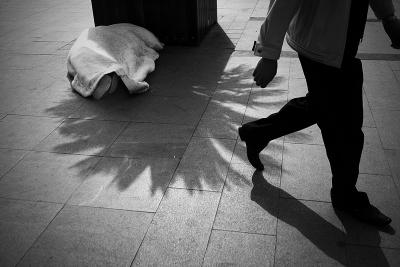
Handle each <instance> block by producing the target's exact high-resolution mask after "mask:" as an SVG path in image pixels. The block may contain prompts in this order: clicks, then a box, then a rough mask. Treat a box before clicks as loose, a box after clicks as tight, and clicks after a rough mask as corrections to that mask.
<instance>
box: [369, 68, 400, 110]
mask: <svg viewBox="0 0 400 267" xmlns="http://www.w3.org/2000/svg"><path fill="white" fill-rule="evenodd" d="M365 75H367V74H365ZM399 87H400V84H399V82H398V81H397V80H396V79H395V78H394V79H393V80H391V81H390V80H384V81H380V80H372V81H368V80H367V81H365V82H364V90H365V94H366V96H367V99H368V102H369V105H370V107H371V109H372V110H374V109H384V110H400V104H399V101H400V90H399Z"/></svg>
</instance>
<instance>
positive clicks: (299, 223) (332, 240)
mask: <svg viewBox="0 0 400 267" xmlns="http://www.w3.org/2000/svg"><path fill="white" fill-rule="evenodd" d="M252 182H253V188H252V190H251V199H252V200H253V201H255V202H256V203H257V204H258V205H260V206H261V207H262V208H263V209H264V210H266V211H267V212H268V213H270V214H271V215H273V216H276V217H277V218H278V219H279V220H280V221H282V222H283V223H286V224H288V225H290V226H293V227H294V228H296V229H297V230H298V231H299V232H300V233H301V234H302V235H303V236H304V237H305V238H307V239H308V240H309V241H311V242H312V243H313V244H314V245H315V246H316V247H317V248H318V249H319V250H321V251H322V252H323V253H324V254H325V255H327V256H328V257H330V258H332V259H334V260H335V261H337V262H339V263H340V264H343V265H345V266H348V265H349V264H348V262H349V258H350V257H351V255H348V249H346V254H347V255H345V254H344V251H343V247H345V248H346V247H347V244H346V235H350V234H351V231H352V229H353V230H354V227H357V225H361V224H362V223H359V222H355V221H354V220H353V219H352V218H349V216H347V215H345V214H342V213H337V215H338V218H339V219H340V221H341V223H342V224H343V226H344V231H343V229H340V228H338V227H336V226H334V225H333V224H332V223H330V222H328V221H327V220H326V219H324V218H323V217H321V216H320V215H319V214H317V213H316V212H315V211H313V210H312V209H310V208H309V207H307V206H306V205H305V204H304V203H302V202H301V201H299V200H297V199H295V198H294V197H293V196H292V195H290V194H288V193H287V192H286V191H284V190H282V189H280V188H279V187H277V186H274V185H272V184H270V183H268V182H267V181H266V179H265V178H264V176H263V173H262V172H258V171H255V172H254V173H253V176H252ZM271 195H279V196H280V201H279V208H278V209H277V208H276V205H277V204H276V203H275V202H274V201H271V200H272V199H271V197H270V196H271ZM283 199H284V200H283ZM283 201H284V202H285V203H283ZM363 226H364V225H363ZM278 229H279V228H278ZM368 229H369V231H368V235H369V236H371V238H373V244H374V247H375V246H376V249H375V253H373V254H371V255H363V256H364V257H373V258H371V262H374V263H375V262H376V263H379V265H378V266H382V267H385V266H389V263H388V260H387V259H386V257H385V255H384V253H383V252H382V249H380V248H379V245H380V236H379V231H384V232H387V233H391V234H394V232H395V231H394V229H393V228H391V227H388V228H384V229H377V228H374V227H369V228H368ZM278 234H280V233H278ZM365 262H368V260H366V261H365Z"/></svg>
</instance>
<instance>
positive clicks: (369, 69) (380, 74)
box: [362, 49, 396, 93]
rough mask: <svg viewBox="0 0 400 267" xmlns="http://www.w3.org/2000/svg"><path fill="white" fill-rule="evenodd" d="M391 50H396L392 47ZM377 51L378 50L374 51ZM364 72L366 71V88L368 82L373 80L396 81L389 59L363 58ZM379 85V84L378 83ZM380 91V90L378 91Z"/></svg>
mask: <svg viewBox="0 0 400 267" xmlns="http://www.w3.org/2000/svg"><path fill="white" fill-rule="evenodd" d="M391 51H395V50H393V49H391ZM374 53H376V52H374ZM362 65H363V72H364V88H365V85H366V84H370V82H371V81H375V82H377V81H379V82H383V84H384V83H387V82H394V81H395V80H396V77H395V75H394V73H393V71H392V69H391V68H390V66H389V64H388V62H387V61H383V60H363V61H362ZM374 84H376V83H374ZM376 85H378V84H376ZM376 93H379V92H376Z"/></svg>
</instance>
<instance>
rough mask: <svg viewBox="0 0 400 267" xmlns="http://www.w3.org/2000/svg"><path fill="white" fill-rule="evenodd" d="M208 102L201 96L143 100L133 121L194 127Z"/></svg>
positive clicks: (207, 98)
mask: <svg viewBox="0 0 400 267" xmlns="http://www.w3.org/2000/svg"><path fill="white" fill-rule="evenodd" d="M208 101H209V97H208V96H203V95H196V96H192V97H187V98H183V97H156V96H154V97H148V98H144V99H143V103H141V109H140V110H139V112H138V113H137V114H136V116H135V117H134V121H137V122H153V123H175V124H184V125H196V124H197V123H198V122H199V120H200V118H201V115H202V114H203V112H204V110H205V109H206V106H207V103H208Z"/></svg>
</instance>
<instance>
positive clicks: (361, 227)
mask: <svg viewBox="0 0 400 267" xmlns="http://www.w3.org/2000/svg"><path fill="white" fill-rule="evenodd" d="M357 188H358V190H360V191H365V192H367V193H368V197H369V199H370V202H371V203H372V204H373V205H374V206H376V207H378V208H379V209H380V210H381V211H382V212H383V213H384V214H386V215H387V216H389V217H391V218H392V220H393V221H392V223H391V224H390V225H391V227H389V228H386V229H376V228H375V227H372V226H369V225H367V224H364V223H360V222H358V221H355V220H354V219H352V218H349V217H348V216H345V215H341V216H342V218H341V220H342V222H343V225H344V227H345V230H346V242H347V243H350V244H358V245H368V246H374V247H386V248H400V235H399V233H397V231H396V229H399V227H400V214H399V212H398V211H399V210H400V200H399V195H398V193H397V192H396V188H395V186H394V183H393V180H392V177H391V176H382V175H366V174H363V175H360V177H359V179H358V181H357Z"/></svg>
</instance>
